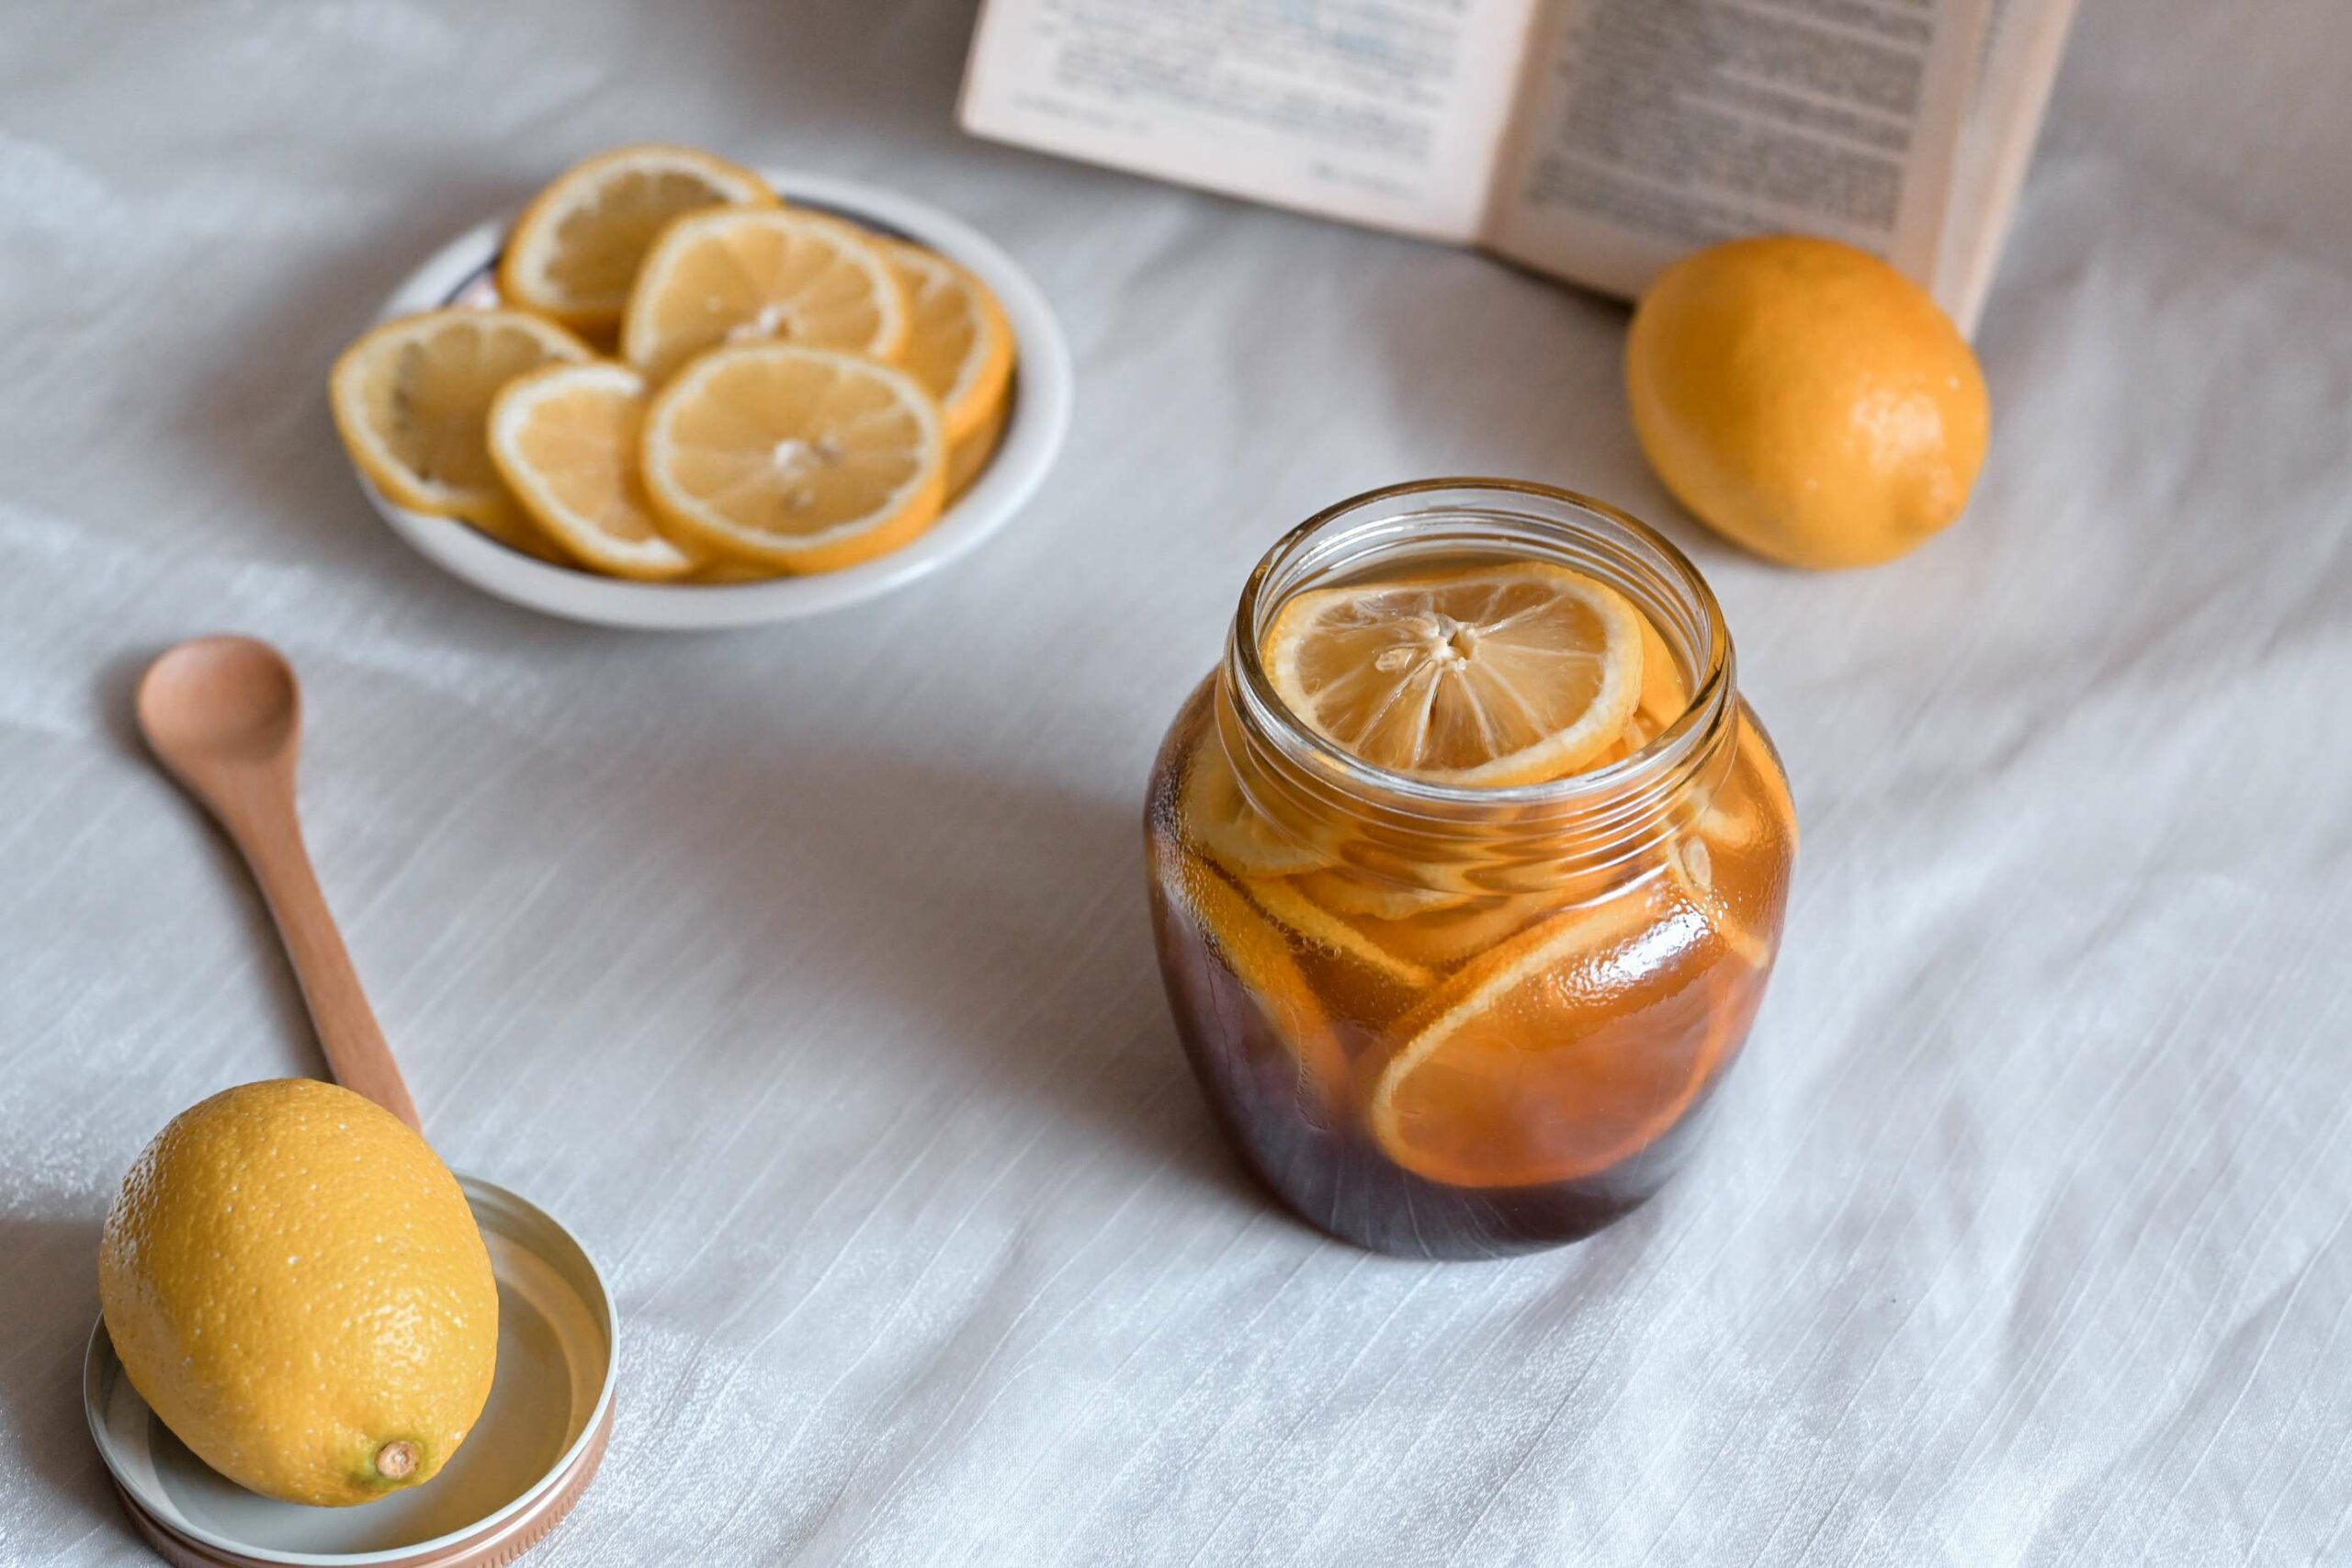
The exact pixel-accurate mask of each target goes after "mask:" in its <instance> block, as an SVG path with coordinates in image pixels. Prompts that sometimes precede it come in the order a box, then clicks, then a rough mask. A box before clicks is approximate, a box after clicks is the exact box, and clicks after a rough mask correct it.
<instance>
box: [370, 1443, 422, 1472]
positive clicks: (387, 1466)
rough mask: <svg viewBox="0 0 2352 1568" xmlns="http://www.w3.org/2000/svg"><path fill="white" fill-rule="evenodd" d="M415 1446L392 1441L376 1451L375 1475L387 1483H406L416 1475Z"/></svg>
mask: <svg viewBox="0 0 2352 1568" xmlns="http://www.w3.org/2000/svg"><path fill="white" fill-rule="evenodd" d="M416 1458H417V1455H416V1445H415V1444H414V1443H410V1442H401V1441H398V1440H395V1441H392V1442H389V1443H386V1444H385V1445H384V1446H383V1447H382V1448H380V1449H378V1450H376V1473H377V1474H379V1475H381V1476H383V1477H384V1478H385V1479H386V1480H388V1481H406V1480H407V1479H408V1478H409V1477H410V1476H412V1475H414V1474H415V1473H416Z"/></svg>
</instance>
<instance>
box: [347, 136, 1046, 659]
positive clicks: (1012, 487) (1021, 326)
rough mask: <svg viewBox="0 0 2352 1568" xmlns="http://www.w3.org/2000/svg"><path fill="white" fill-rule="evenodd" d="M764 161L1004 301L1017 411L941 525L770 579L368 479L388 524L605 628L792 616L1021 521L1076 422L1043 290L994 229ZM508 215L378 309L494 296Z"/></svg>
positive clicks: (538, 603) (497, 584) (795, 184)
mask: <svg viewBox="0 0 2352 1568" xmlns="http://www.w3.org/2000/svg"><path fill="white" fill-rule="evenodd" d="M763 174H764V175H766V177H767V179H768V181H769V182H770V183H771V184H772V185H774V186H775V188H776V190H777V192H778V193H779V194H780V195H782V196H783V197H784V198H785V200H786V201H788V202H791V203H794V204H796V205H797V206H802V207H813V208H820V209H825V210H827V211H831V212H838V213H840V214H841V215H842V216H843V217H846V218H854V219H856V220H858V221H859V222H861V223H864V224H866V225H868V226H869V227H872V228H876V229H879V230H882V231H885V232H888V233H895V234H898V235H900V236H902V237H904V238H906V239H910V240H913V241H915V242H917V243H921V244H923V245H928V246H929V247H931V248H932V249H933V250H935V251H938V252H940V253H941V254H944V255H947V256H951V257H953V258H954V259H955V260H956V261H959V262H961V263H963V264H964V265H966V266H967V267H969V268H970V269H971V270H972V272H973V273H974V274H975V275H977V276H978V277H979V279H980V281H981V282H983V283H985V284H987V285H988V286H989V288H990V289H992V290H993V291H994V292H995V294H996V297H997V299H998V300H999V301H1000V302H1001V304H1002V305H1003V306H1004V313H1005V316H1006V318H1007V319H1008V320H1009V321H1011V322H1012V339H1013V344H1014V352H1015V355H1016V360H1017V363H1016V367H1015V369H1014V372H1013V387H1012V416H1011V418H1010V419H1009V420H1008V421H1007V422H1006V424H1005V429H1004V437H1003V440H1002V441H1001V443H1000V444H999V446H997V450H996V456H995V457H993V458H991V459H990V460H989V466H988V467H987V468H984V469H982V470H981V472H980V476H979V478H978V479H976V480H974V481H973V483H972V486H971V488H970V489H969V490H967V491H965V492H964V493H963V494H962V495H961V496H959V497H958V498H957V499H956V502H955V503H954V504H953V505H951V506H949V507H948V509H947V510H946V511H945V512H944V513H942V514H941V516H940V519H939V521H938V522H937V523H935V524H933V525H932V526H931V528H930V529H929V530H928V531H927V532H925V533H924V534H923V535H922V536H921V537H920V538H918V539H916V540H915V541H914V542H913V543H912V544H910V545H907V546H906V547H903V548H900V549H897V550H893V551H891V552H890V553H889V554H888V555H886V556H883V557H882V558H879V559H877V560H870V561H867V562H865V564H864V565H862V566H854V567H850V568H847V569H846V570H841V571H833V572H824V573H820V574H817V575H815V576H810V577H785V578H777V579H775V580H774V581H766V582H746V583H708V584H704V583H683V582H676V583H673V582H628V581H620V580H618V579H615V578H609V577H599V576H596V575H594V574H593V573H590V572H585V571H575V570H571V569H570V568H568V567H560V566H550V565H548V563H547V562H545V561H539V560H534V559H532V558H530V557H529V556H526V555H523V554H520V553H518V552H517V551H515V550H510V549H508V548H507V547H505V546H503V545H501V544H499V543H497V542H496V541H494V540H492V539H491V538H489V537H488V536H484V535H482V534H480V533H477V532H475V531H474V530H473V529H471V528H469V527H468V526H466V525H464V524H462V523H458V522H454V521H452V520H451V519H449V518H447V517H432V516H428V515H426V514H425V513H422V512H412V511H410V510H408V509H407V508H406V507H402V506H395V505H393V504H392V503H391V502H389V501H387V500H385V499H384V497H383V495H382V494H381V493H379V491H377V489H376V488H375V486H373V485H371V484H369V483H368V480H367V479H366V478H365V477H364V476H363V477H361V479H360V480H359V484H360V488H361V489H362V490H364V491H367V494H368V501H369V502H370V503H372V504H373V505H374V506H375V508H376V510H377V512H378V513H380V514H381V515H382V517H383V519H384V521H385V522H386V523H388V524H390V525H391V527H392V531H393V532H394V533H396V534H398V535H399V536H401V538H403V539H406V540H407V541H408V542H409V543H410V544H411V545H413V546H414V547H416V549H417V552H418V553H419V554H421V555H423V556H424V558H426V559H427V560H430V561H432V562H433V563H434V564H435V565H436V566H438V567H440V568H441V569H442V570H444V571H447V572H448V573H449V574H450V575H451V576H453V577H459V578H463V579H464V580H465V581H468V582H470V583H472V584H473V585H474V586H475V587H476V588H479V589H481V591H482V592H485V593H493V594H496V595H497V596H498V597H499V598H501V599H504V600H506V601H508V602H509V603H512V604H521V605H523V606H525V607H526V608H527V609H533V610H539V611H543V612H545V613H546V614H548V615H561V616H563V617H565V618H566V619H569V620H574V621H587V622H591V623H594V624H595V625H598V626H634V627H640V628H646V629H651V630H661V631H695V630H715V629H717V628H719V627H723V626H758V625H761V624H763V623H765V622H770V621H789V620H797V619H798V618H799V617H800V616H803V615H817V614H819V613H820V612H822V611H826V610H837V609H840V608H841V607H842V606H843V605H845V604H857V603H859V602H860V601H862V600H866V599H871V598H873V597H875V596H876V594H880V593H887V592H889V591H890V590H892V589H894V588H902V587H904V586H905V585H906V584H908V583H910V582H912V581H914V580H915V579H916V578H919V577H922V576H924V575H926V574H928V573H930V572H933V571H936V570H939V569H940V568H941V567H943V566H945V565H946V564H947V563H948V562H950V561H952V560H955V559H956V558H957V557H959V556H962V555H963V554H965V553H966V552H967V551H968V550H970V549H971V548H972V547H974V546H976V545H978V543H979V542H980V541H981V540H983V539H985V538H987V537H988V536H989V535H991V534H993V533H995V532H996V531H997V530H998V529H1000V528H1001V527H1003V526H1004V525H1005V524H1007V523H1008V522H1010V521H1012V515H1013V513H1016V512H1018V511H1020V510H1021V508H1022V506H1023V504H1024V503H1026V502H1027V501H1028V500H1029V498H1030V496H1031V495H1032V494H1034V493H1035V491H1036V489H1037V486H1038V485H1039V484H1040V483H1041V482H1042V481H1043V480H1044V479H1045V477H1046V469H1048V468H1051V467H1053V462H1054V458H1055V456H1056V455H1057V453H1059V452H1060V450H1061V445H1062V437H1063V436H1064V435H1065V434H1068V433H1069V415H1070V395H1071V376H1070V361H1069V344H1067V343H1065V342H1064V341H1063V339H1062V331H1061V325H1060V323H1059V322H1057V321H1056V320H1055V319H1054V313H1053V310H1052V309H1051V308H1050V307H1049V306H1047V305H1046V297H1045V295H1044V294H1043V293H1041V292H1040V291H1039V290H1038V288H1037V286H1036V285H1035V283H1032V282H1031V281H1030V280H1029V275H1028V274H1027V273H1025V272H1023V271H1022V270H1021V268H1020V267H1019V266H1018V265H1015V264H1014V262H1013V260H1012V257H1011V256H1008V255H1006V254H1004V252H1003V251H1002V250H1001V249H999V248H998V246H997V244H996V243H995V242H994V241H992V240H990V239H989V237H988V236H987V235H985V234H982V233H981V232H980V231H978V230H977V229H974V228H972V227H971V226H970V225H969V224H967V223H965V222H963V221H962V220H958V219H956V218H951V217H949V216H948V215H947V214H946V213H944V212H942V211H940V210H939V209H937V208H935V207H933V206H931V205H929V204H928V203H925V202H921V201H917V200H915V199H914V198H913V197H907V196H901V195H899V193H897V192H896V191H889V190H884V189H882V188H880V187H879V186H869V185H865V184H863V183H862V182H859V181H856V180H844V179H836V178H833V177H831V175H807V174H796V173H793V172H791V171H788V170H775V169H769V170H764V171H763ZM512 221H513V215H512V214H509V215H508V216H506V217H503V218H499V219H495V220H492V221H490V222H487V223H484V224H482V225H481V226H480V227H479V228H475V229H470V230H469V231H466V232H465V233H463V234H460V235H459V236H458V238H456V239H454V240H452V241H450V242H449V243H447V244H446V245H444V246H442V247H441V249H440V250H439V251H437V252H435V254H433V256H432V257H431V258H430V259H429V260H427V261H426V262H425V263H424V265H423V266H420V267H418V268H417V269H416V270H415V271H414V272H413V273H411V274H410V275H409V276H408V279H407V281H406V282H404V283H402V284H401V286H400V287H399V288H396V289H394V290H393V291H392V296H391V298H390V299H387V300H386V301H385V302H384V309H383V310H382V312H381V315H382V317H383V318H387V319H388V318H390V317H393V316H406V315H413V314H414V313H415V312H417V311H419V310H436V309H438V308H439V307H441V306H444V305H492V304H496V303H497V302H498V283H497V278H496V276H495V274H496V269H497V265H498V254H499V248H500V246H501V245H502V244H503V243H504V242H505V238H506V231H507V228H508V226H509V225H510V224H511V223H512ZM355 472H356V470H355Z"/></svg>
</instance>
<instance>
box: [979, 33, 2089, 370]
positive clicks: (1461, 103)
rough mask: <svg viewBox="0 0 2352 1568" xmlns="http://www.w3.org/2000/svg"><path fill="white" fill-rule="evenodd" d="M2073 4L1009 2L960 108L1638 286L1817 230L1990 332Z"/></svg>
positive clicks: (1000, 132) (1089, 152)
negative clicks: (1775, 235)
mask: <svg viewBox="0 0 2352 1568" xmlns="http://www.w3.org/2000/svg"><path fill="white" fill-rule="evenodd" d="M2073 10H2074V0H986V8H985V10H984V11H983V12H982V14H981V17H980V24H979V28H978V32H977V34H976V35H975V36H974V39H973V42H972V57H971V62H970V65H969V67H968V69H967V73H966V75H965V81H964V101H963V111H962V113H963V122H964V125H965V127H966V129H967V130H972V131H974V132H976V133H978V134H979V135H982V136H989V137H995V138H998V139H1000V140H1002V141H1014V142H1020V143H1023V144H1024V145H1027V146H1032V147H1037V148H1042V149H1045V150H1046V151H1048V152H1060V153H1065V154H1068V155H1069V156H1072V157H1077V158H1085V159H1090V160H1092V161H1094V162H1096V163H1102V164H1114V165H1117V166H1119V167H1122V168H1129V169H1136V170H1139V171H1141V172H1143V173H1146V174H1150V175H1159V176H1160V177H1162V178H1166V179H1172V180H1182V181H1185V182H1188V183H1191V184H1194V185H1200V186H1207V187H1209V188H1211V189H1214V190H1220V191H1225V192H1227V193H1229V194H1232V195H1235V196H1242V197H1251V198H1254V199H1256V200H1260V201H1268V202H1273V203H1275V204H1277V205H1280V206H1283V207H1292V208H1297V209H1301V210H1303V211H1308V212H1315V213H1320V214H1323V215H1325V216H1328V217H1332V218H1340V219H1346V220H1350V221H1352V222H1358V223H1368V224H1374V225H1377V226H1380V227H1383V228H1390V229H1398V230H1403V231H1408V232H1410V233H1416V234H1424V235H1429V236H1432V237H1434V238H1438V239H1443V240H1451V241H1454V242H1456V243H1464V244H1477V245H1482V246H1484V247H1486V248H1487V249H1488V250H1490V251H1493V252H1494V253H1495V254H1498V255H1501V256H1504V257H1507V258H1509V259H1510V260H1511V261H1515V262H1518V263H1520V264H1521V265H1526V266H1529V267H1532V268H1534V269H1535V270H1537V271H1540V272H1545V273H1549V274H1552V275H1554V276H1558V277H1562V278H1566V279H1567V280H1568V281H1570V282H1573V283H1578V284H1583V285H1586V286H1588V287H1590V288H1599V289H1602V290H1605V291H1607V292H1609V293H1612V294H1619V295H1623V296H1625V297H1627V298H1632V297H1634V296H1635V295H1637V294H1639V293H1640V292H1641V290H1642V288H1644V287H1645V285H1646V284H1647V283H1648V281H1649V279H1650V278H1651V277H1652V276H1654V275H1655V274H1656V273H1657V271H1658V270H1659V269H1660V268H1661V267H1664V266H1665V265H1668V263H1670V262H1672V261H1674V260H1675V259H1676V258H1677V257H1679V256H1681V255H1683V254H1686V253H1688V252H1690V251H1691V250H1695V249H1697V248H1699V247H1700V246H1702V245H1706V244H1710V243H1713V242H1715V241H1717V240H1723V239H1729V238H1731V237H1733V236H1735V235H1739V234H1747V233H1759V232H1769V231H1806V232H1810V233H1816V234H1826V235H1829V236H1831V237H1833V238H1836V239H1840V240H1845V241H1848V242H1849V243H1853V244H1856V245H1860V246H1861V247H1863V248H1864V249H1866V250H1870V251H1873V252H1876V253H1877V254H1880V255H1883V256H1884V257H1886V258H1887V259H1888V260H1889V261H1891V262H1893V263H1894V265H1896V266H1898V267H1900V268H1902V269H1903V271H1904V272H1905V273H1907V274H1908V275H1910V276H1912V277H1914V278H1916V279H1917V280H1918V281H1919V282H1920V283H1921V284H1922V285H1924V286H1925V287H1926V288H1928V290H1929V291H1930V292H1932V293H1933V294H1934V295H1935V297H1936V299H1938V301H1939V302H1940V303H1941V304H1942V305H1943V307H1944V309H1945V310H1947V311H1948V312H1950V314H1951V317H1952V319H1953V320H1954V321H1958V322H1959V323H1960V325H1961V328H1962V331H1966V332H1973V330H1974V327H1975V323H1976V318H1977V316H1978V313H1979V312H1980V311H1981V310H1983V308H1984V303H1985V294H1986V292H1987V291H1988V290H1989V288H1991V285H1992V276H1993V269H1994V265H1995V263H1996V260H1997V258H1998V255H1999V252H2000V245H2001V240H2002V236H2003V235H2004V233H2005V232H2006V231H2007V227H2008V221H2009V218H2010V215H2011V213H2012V212H2013V211H2014V210H2015V208H2016V205H2017V197H2018V188H2019V186H2021V185H2022V184H2023V183H2024V177H2025V168H2026V164H2027V162H2028V160H2029V159H2030V157H2031V155H2032V152H2033V143H2034V138H2035V136H2036V134H2037V132H2038V131H2039V130H2040V127H2041V115H2042V110H2043V107H2045V105H2046V104H2047V102H2048V100H2049V94H2050V85H2051V81H2052V78H2053V77H2054V76H2055V75H2056V73H2057V69H2058V57H2059V54H2060V52H2061V51H2062V50H2063V48H2064V42H2065V35H2066V28H2067V24H2068V22H2069V21H2070V19H2071V17H2072V14H2073Z"/></svg>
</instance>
